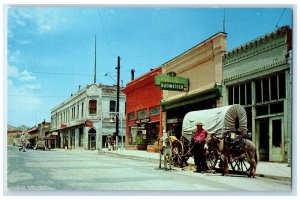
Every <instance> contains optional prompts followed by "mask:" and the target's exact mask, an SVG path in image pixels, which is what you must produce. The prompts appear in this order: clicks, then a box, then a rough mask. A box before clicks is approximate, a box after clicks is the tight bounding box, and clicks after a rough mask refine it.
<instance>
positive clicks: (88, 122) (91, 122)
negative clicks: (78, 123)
mask: <svg viewBox="0 0 300 200" xmlns="http://www.w3.org/2000/svg"><path fill="white" fill-rule="evenodd" d="M85 125H86V126H88V127H93V121H91V120H86V121H85Z"/></svg>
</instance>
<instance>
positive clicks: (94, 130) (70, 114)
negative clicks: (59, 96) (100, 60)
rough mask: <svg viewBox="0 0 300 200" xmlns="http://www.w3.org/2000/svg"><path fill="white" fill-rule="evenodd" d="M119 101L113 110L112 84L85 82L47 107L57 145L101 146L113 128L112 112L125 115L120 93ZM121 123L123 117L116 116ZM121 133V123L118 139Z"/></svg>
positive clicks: (123, 99)
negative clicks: (65, 97) (71, 93)
mask: <svg viewBox="0 0 300 200" xmlns="http://www.w3.org/2000/svg"><path fill="white" fill-rule="evenodd" d="M119 102H120V106H119V113H117V110H116V107H117V88H116V86H106V85H100V84H89V85H87V86H86V87H85V88H82V89H81V90H79V91H78V92H77V93H76V94H74V95H71V97H70V98H68V99H67V100H65V101H64V102H62V103H61V104H59V105H57V106H56V107H54V108H53V109H52V110H51V129H50V132H51V134H52V135H57V137H58V146H59V147H60V148H68V149H84V150H101V149H102V148H103V147H105V145H106V144H105V140H106V137H107V135H108V134H111V135H113V134H114V133H115V132H116V114H118V115H119V116H124V115H125V95H124V94H123V93H120V98H119ZM122 123H123V124H125V121H124V117H119V124H122ZM124 133H125V126H124V127H122V126H119V136H121V137H120V138H119V139H120V140H119V141H123V139H124V136H123V135H124ZM119 146H120V145H119Z"/></svg>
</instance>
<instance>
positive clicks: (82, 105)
mask: <svg viewBox="0 0 300 200" xmlns="http://www.w3.org/2000/svg"><path fill="white" fill-rule="evenodd" d="M83 107H84V104H83V102H82V104H81V118H83Z"/></svg>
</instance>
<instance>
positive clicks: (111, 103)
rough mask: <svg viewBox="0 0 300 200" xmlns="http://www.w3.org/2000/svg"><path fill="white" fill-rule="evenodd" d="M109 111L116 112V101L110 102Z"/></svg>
mask: <svg viewBox="0 0 300 200" xmlns="http://www.w3.org/2000/svg"><path fill="white" fill-rule="evenodd" d="M109 112H116V101H110V102H109Z"/></svg>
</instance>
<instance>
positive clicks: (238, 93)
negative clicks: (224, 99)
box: [233, 85, 240, 104]
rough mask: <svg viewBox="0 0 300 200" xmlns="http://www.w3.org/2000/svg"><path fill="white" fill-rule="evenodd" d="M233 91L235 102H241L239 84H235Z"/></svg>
mask: <svg viewBox="0 0 300 200" xmlns="http://www.w3.org/2000/svg"><path fill="white" fill-rule="evenodd" d="M233 93H234V99H233V103H234V104H239V103H240V101H239V97H240V90H239V85H237V86H234V90H233Z"/></svg>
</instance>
